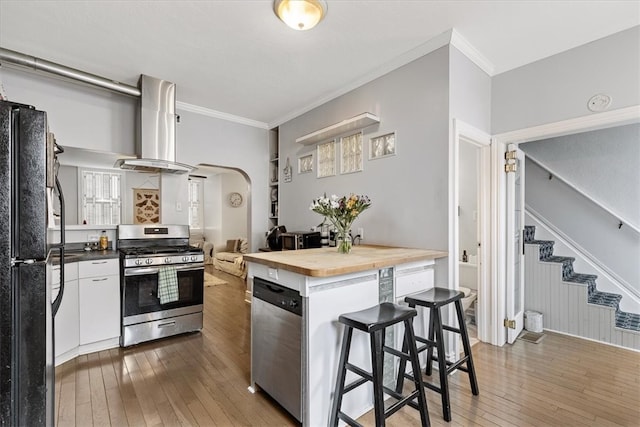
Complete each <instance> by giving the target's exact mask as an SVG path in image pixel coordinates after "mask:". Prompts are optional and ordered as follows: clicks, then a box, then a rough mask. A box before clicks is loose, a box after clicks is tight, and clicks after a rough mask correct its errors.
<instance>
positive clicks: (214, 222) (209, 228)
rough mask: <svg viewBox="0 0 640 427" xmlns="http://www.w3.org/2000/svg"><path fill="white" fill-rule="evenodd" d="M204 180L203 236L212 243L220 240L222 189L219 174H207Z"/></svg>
mask: <svg viewBox="0 0 640 427" xmlns="http://www.w3.org/2000/svg"><path fill="white" fill-rule="evenodd" d="M206 176H207V179H205V180H204V238H205V240H207V241H209V242H213V244H214V245H215V244H218V243H220V242H222V238H221V237H220V229H221V224H222V214H221V206H222V204H221V203H220V201H221V200H222V199H221V197H222V191H221V189H220V186H221V179H220V175H219V174H215V175H214V174H207V175H206Z"/></svg>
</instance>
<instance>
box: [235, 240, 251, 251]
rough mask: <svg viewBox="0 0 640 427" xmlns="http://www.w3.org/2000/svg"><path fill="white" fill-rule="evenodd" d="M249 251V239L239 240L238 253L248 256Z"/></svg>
mask: <svg viewBox="0 0 640 427" xmlns="http://www.w3.org/2000/svg"><path fill="white" fill-rule="evenodd" d="M247 250H249V242H247V239H242V238H241V239H238V252H240V253H241V254H246V253H247Z"/></svg>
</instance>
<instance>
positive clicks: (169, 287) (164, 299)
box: [158, 266, 180, 304]
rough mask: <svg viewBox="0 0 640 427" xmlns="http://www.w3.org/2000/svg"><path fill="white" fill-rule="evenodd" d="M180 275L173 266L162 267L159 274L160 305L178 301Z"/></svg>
mask: <svg viewBox="0 0 640 427" xmlns="http://www.w3.org/2000/svg"><path fill="white" fill-rule="evenodd" d="M179 297H180V295H179V293H178V273H177V272H176V268H175V267H173V266H162V267H160V271H159V272H158V298H159V299H160V304H167V303H169V302H173V301H178V298H179Z"/></svg>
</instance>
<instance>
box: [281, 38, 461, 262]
mask: <svg viewBox="0 0 640 427" xmlns="http://www.w3.org/2000/svg"><path fill="white" fill-rule="evenodd" d="M448 73H449V49H448V47H443V48H441V49H438V50H436V51H434V52H432V53H431V54H429V55H426V56H424V57H422V58H419V59H417V60H415V61H413V62H411V63H409V64H407V65H405V66H403V67H401V68H399V69H397V70H395V71H392V72H391V73H389V74H387V75H385V76H382V77H380V78H378V79H376V80H374V81H372V82H370V83H367V84H365V85H364V86H361V87H360V88H358V89H355V90H353V91H351V92H349V93H347V94H345V95H343V96H341V97H339V98H337V99H334V100H332V101H330V102H328V103H326V104H324V105H322V106H320V107H318V108H316V109H314V110H312V111H310V112H308V113H306V114H304V115H302V116H300V117H298V118H296V119H293V120H291V121H289V122H287V123H284V124H283V125H281V126H280V127H279V138H280V167H281V168H282V167H284V164H285V162H286V159H287V158H289V160H290V162H291V164H292V166H293V167H294V172H293V179H292V181H291V182H289V183H285V182H283V181H282V180H281V181H280V221H279V222H280V224H284V225H285V226H286V227H287V229H290V230H295V229H301V230H304V229H309V228H310V227H312V226H315V225H317V224H319V223H320V222H322V217H321V216H320V215H318V214H316V213H314V212H312V211H310V210H309V205H310V203H311V201H312V199H314V198H316V197H319V196H322V195H323V194H324V193H326V194H327V195H330V194H339V195H342V194H349V193H357V194H366V195H368V196H369V197H370V198H371V200H372V205H371V208H370V209H369V210H367V211H365V212H364V213H363V214H362V215H361V216H360V217H359V218H358V219H357V220H356V221H355V222H354V224H353V226H354V228H357V227H364V234H365V239H364V243H378V244H389V245H398V246H408V247H419V248H433V249H445V250H446V248H447V246H448V245H447V238H448V234H447V211H448V208H447V197H448V189H447V185H448V181H447V174H448V143H449V141H448V126H447V122H448V119H449V117H448V112H449V108H448V92H449V89H448V84H449V77H448ZM363 112H370V113H373V114H376V115H378V116H379V117H380V124H379V125H375V126H370V127H368V128H366V129H365V130H364V158H365V160H364V170H363V171H362V172H358V173H352V174H348V175H340V174H338V175H336V176H333V177H327V178H321V179H318V178H316V175H315V172H314V173H308V174H302V175H301V174H298V172H297V161H298V157H300V156H301V155H304V154H307V153H310V152H312V153H314V159H315V150H316V145H311V146H303V145H301V144H298V143H296V142H295V139H296V138H298V137H300V136H302V135H305V134H307V133H310V132H313V131H315V130H318V129H320V128H323V127H325V126H329V125H331V124H334V123H337V122H340V121H342V120H344V119H347V118H350V117H353V116H355V115H357V114H360V113H363ZM393 131H395V132H396V141H397V142H396V143H397V154H396V156H392V157H386V158H382V159H378V160H367V159H368V154H369V149H368V143H369V138H371V137H372V136H375V135H380V134H384V133H388V132H393ZM338 169H339V168H338Z"/></svg>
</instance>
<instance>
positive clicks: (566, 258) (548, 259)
mask: <svg viewBox="0 0 640 427" xmlns="http://www.w3.org/2000/svg"><path fill="white" fill-rule="evenodd" d="M575 260H576V259H575V258H573V257H570V256H557V255H552V256H549V257H546V258H545V259H544V260H541V261H544V262H565V261H572V262H573V261H575Z"/></svg>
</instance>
